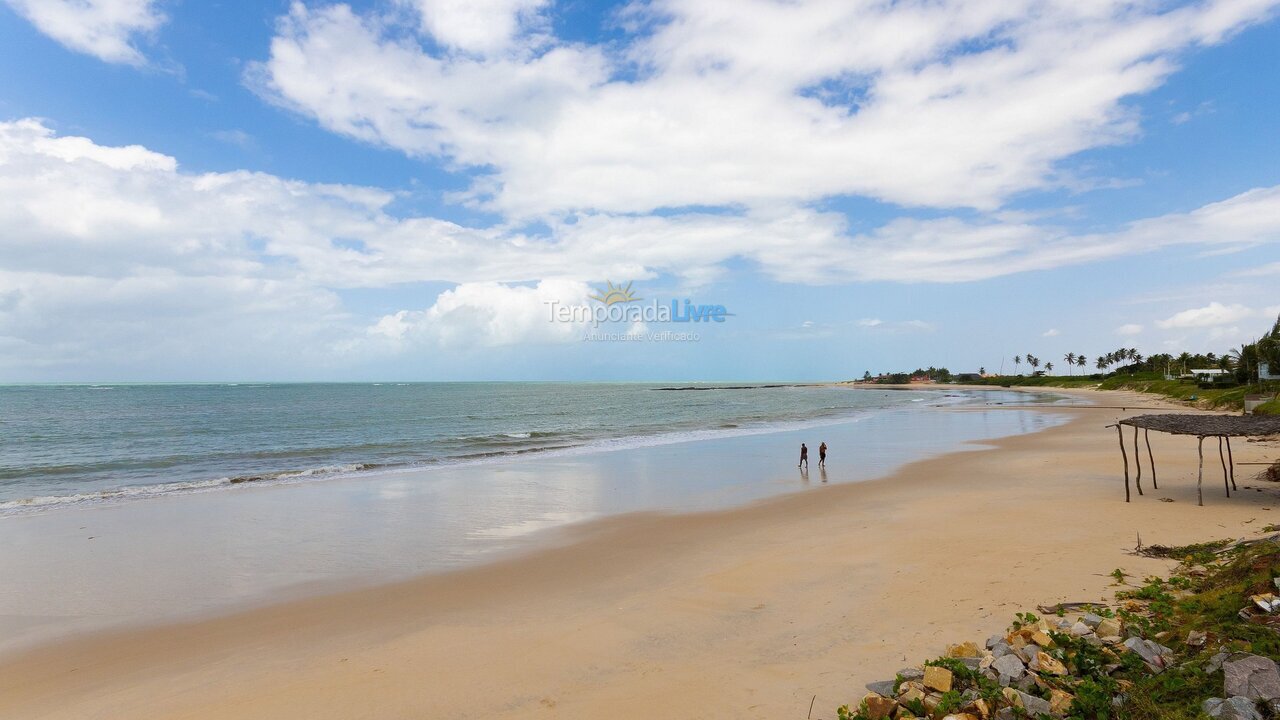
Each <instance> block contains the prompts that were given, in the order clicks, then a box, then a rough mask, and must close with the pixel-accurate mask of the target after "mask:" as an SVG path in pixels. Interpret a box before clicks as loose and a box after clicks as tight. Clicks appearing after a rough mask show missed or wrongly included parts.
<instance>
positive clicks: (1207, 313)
mask: <svg viewBox="0 0 1280 720" xmlns="http://www.w3.org/2000/svg"><path fill="white" fill-rule="evenodd" d="M1278 310H1280V307H1269V308H1263V309H1260V310H1255V309H1253V308H1250V307H1247V306H1245V305H1241V304H1239V303H1236V304H1232V305H1224V304H1222V303H1220V302H1211V303H1209V304H1208V305H1205V306H1204V307H1198V308H1191V309H1189V310H1183V311H1182V312H1179V313H1175V314H1173V315H1172V316H1170V317H1168V318H1165V319H1164V320H1157V321H1156V325H1157V326H1158V327H1161V328H1166V329H1168V328H1204V327H1215V326H1220V325H1230V324H1232V323H1235V322H1239V321H1241V320H1244V319H1246V318H1252V317H1271V316H1274V315H1275V314H1276V312H1277V311H1278Z"/></svg>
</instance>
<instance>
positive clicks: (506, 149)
mask: <svg viewBox="0 0 1280 720" xmlns="http://www.w3.org/2000/svg"><path fill="white" fill-rule="evenodd" d="M1275 5H1276V2H1275V1H1274V0H1202V1H1201V2H1193V3H1190V4H1186V5H1181V6H1177V7H1173V8H1165V7H1164V6H1163V5H1161V4H1157V3H1137V4H1135V3H1085V4H1081V3H1078V2H1069V1H1067V0H1018V1H1015V2H1005V3H972V2H962V1H961V0H943V1H942V2H929V3H921V2H906V3H888V4H886V3H849V2H841V1H839V0H826V1H821V0H819V1H814V2H804V3H777V2H767V1H765V0H744V2H736V3H707V2H701V3H698V2H683V1H678V0H650V1H649V2H638V3H635V4H633V5H631V6H630V8H629V12H628V15H627V17H628V19H629V20H630V21H631V23H632V24H631V25H628V27H630V28H631V30H632V32H630V33H628V34H627V35H626V36H625V38H624V39H623V40H622V41H621V43H620V44H619V45H609V46H592V45H585V44H582V43H574V42H566V41H562V40H559V39H557V38H555V37H553V36H549V35H547V34H545V33H534V34H533V35H531V36H530V35H527V33H526V34H525V35H522V34H521V30H522V28H523V29H525V30H527V29H528V23H530V22H534V21H536V19H537V18H538V17H539V16H538V13H537V12H536V8H537V6H538V3H536V2H533V1H532V0H486V2H485V3H482V4H481V5H478V6H475V7H470V8H466V9H459V8H464V7H465V6H464V4H461V3H457V2H456V0H420V1H419V2H418V3H417V5H416V7H417V8H418V10H419V13H418V15H419V22H418V25H419V26H420V35H419V36H417V37H414V36H413V34H412V33H409V34H406V33H404V32H402V30H403V27H401V26H396V25H394V24H389V23H387V22H386V21H385V19H384V18H382V17H381V16H375V15H361V14H358V13H356V12H354V11H352V10H351V9H350V8H349V7H347V6H345V5H336V6H327V7H324V6H309V5H306V4H304V3H301V2H298V3H295V4H294V5H293V6H292V8H291V10H290V12H289V14H288V15H287V16H286V17H285V18H284V19H282V20H281V22H280V24H279V27H278V29H277V33H276V36H275V38H274V40H273V41H272V44H271V50H270V54H269V56H268V57H267V58H266V59H265V60H263V61H262V62H261V63H259V64H257V65H255V66H254V67H253V69H252V71H251V82H252V84H253V85H254V86H255V87H256V88H258V90H259V91H260V92H261V93H263V94H264V95H265V96H267V97H269V98H271V99H273V100H274V101H275V102H278V103H280V104H282V105H285V106H287V107H290V108H293V109H294V110H296V111H297V112H300V113H302V114H304V115H307V116H310V117H312V118H314V119H315V120H316V121H318V122H319V123H320V124H321V125H323V126H324V127H327V128H329V129H331V130H334V131H336V132H339V133H343V134H345V135H348V136H351V137H355V138H358V139H361V140H364V141H367V142H372V143H377V144H380V145H385V146H389V147H393V148H397V149H399V150H402V151H404V152H406V153H409V154H412V155H419V156H429V157H439V158H444V159H446V160H447V161H449V162H451V163H455V164H456V165H458V166H460V167H471V168H482V169H483V170H484V174H483V175H482V176H481V177H480V178H478V179H477V180H476V181H475V183H474V185H473V187H472V188H471V190H470V191H469V193H467V197H468V198H469V199H470V200H471V201H473V202H476V203H480V204H482V205H484V206H487V207H489V208H491V209H495V210H497V211H500V212H502V213H504V214H506V215H508V216H510V217H525V216H543V215H547V214H555V213H562V212H569V211H598V212H608V213H618V212H624V213H633V212H641V213H642V212H648V211H651V210H653V209H655V208H664V207H677V208H678V207H686V206H690V205H710V206H735V207H741V206H747V207H758V206H764V205H772V204H776V203H779V202H781V203H802V202H808V201H812V200H815V199H820V198H824V197H831V196H841V195H860V196H867V197H873V198H877V199H880V200H885V201H889V202H894V203H900V204H904V205H924V206H935V207H954V206H970V207H976V208H983V209H992V208H996V207H998V206H999V205H1000V204H1001V203H1002V202H1003V201H1004V200H1005V199H1006V198H1008V197H1009V196H1010V195H1012V194H1013V193H1017V192H1023V191H1026V190H1029V189H1035V188H1044V187H1050V186H1055V185H1063V184H1067V185H1070V184H1073V183H1076V182H1078V179H1077V178H1072V177H1070V173H1067V172H1065V171H1064V170H1063V169H1062V168H1061V167H1060V166H1059V163H1060V161H1062V160H1063V159H1065V158H1068V157H1071V156H1072V155H1074V154H1076V153H1079V152H1081V151H1083V150H1087V149H1091V148H1097V147H1100V146H1106V145H1112V144H1116V143H1121V142H1124V141H1127V140H1128V139H1130V138H1132V137H1134V136H1135V135H1136V134H1137V133H1138V130H1139V127H1138V118H1137V117H1136V116H1135V115H1134V113H1133V112H1132V111H1131V110H1130V109H1128V108H1127V107H1126V105H1125V100H1126V99H1127V98H1130V97H1132V96H1135V95H1138V94H1142V93H1146V92H1149V91H1151V90H1152V89H1154V88H1156V87H1158V86H1159V85H1161V84H1162V83H1163V82H1164V80H1165V78H1167V77H1168V76H1169V74H1170V73H1171V72H1173V71H1174V70H1175V69H1176V67H1177V59H1178V57H1179V54H1180V53H1182V52H1184V51H1186V50H1187V49H1189V48H1192V47H1196V46H1204V45H1212V44H1215V43H1219V42H1222V41H1223V40H1224V39H1225V38H1227V37H1229V36H1231V35H1232V34H1234V33H1235V32H1238V31H1239V30H1240V29H1242V28H1244V27H1247V26H1249V25H1250V24H1253V23H1256V22H1259V21H1261V20H1264V19H1266V18H1267V17H1269V15H1270V13H1271V12H1272V11H1273V8H1274V7H1275ZM490 6H493V7H490ZM482 8H484V9H487V11H492V12H493V15H492V16H493V18H494V22H493V23H492V24H491V25H489V26H487V27H485V28H484V29H483V30H476V29H475V28H476V23H474V22H473V21H472V19H471V18H472V17H473V13H477V12H479V11H480V9H482ZM522 38H523V39H522ZM428 39H434V40H436V41H437V42H438V43H439V44H442V45H443V46H444V47H445V50H441V49H439V48H438V47H435V46H434V44H433V43H431V42H428ZM449 47H462V48H465V49H472V50H475V51H476V52H469V53H468V52H464V53H452V52H448V50H447V49H448V48H449ZM495 48H500V49H502V52H494V49H495ZM795 48H804V52H803V53H797V52H795ZM765 138H767V139H768V141H767V142H763V141H762V139H765Z"/></svg>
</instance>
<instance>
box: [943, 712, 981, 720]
mask: <svg viewBox="0 0 1280 720" xmlns="http://www.w3.org/2000/svg"><path fill="white" fill-rule="evenodd" d="M942 720H978V718H977V717H976V716H974V715H970V714H969V713H951V714H950V715H943V716H942Z"/></svg>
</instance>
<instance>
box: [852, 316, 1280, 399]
mask: <svg viewBox="0 0 1280 720" xmlns="http://www.w3.org/2000/svg"><path fill="white" fill-rule="evenodd" d="M1062 361H1063V364H1064V365H1065V367H1066V369H1067V374H1066V375H1065V376H1063V375H1051V374H1049V373H1051V372H1052V371H1053V367H1054V366H1053V363H1052V362H1048V363H1043V366H1044V370H1043V371H1042V370H1040V369H1039V368H1040V367H1041V365H1042V362H1041V359H1040V358H1038V357H1036V356H1035V355H1033V354H1031V353H1026V354H1024V355H1015V356H1014V358H1013V366H1014V373H1015V374H1013V375H994V376H991V375H988V374H987V372H986V368H985V367H984V368H982V369H981V370H979V372H978V373H962V374H955V373H952V372H951V371H949V370H948V369H947V368H935V367H929V368H917V369H916V370H915V371H914V372H910V373H906V372H898V373H887V374H881V375H878V376H872V375H871V372H870V371H868V372H866V373H863V376H862V380H863V382H873V383H880V384H905V383H911V382H941V383H945V382H963V383H967V384H975V385H992V386H999V387H1060V388H1084V387H1089V388H1093V387H1096V388H1100V389H1103V390H1131V391H1135V392H1144V393H1152V394H1156V395H1161V396H1163V397H1167V398H1172V399H1175V400H1181V401H1183V402H1187V403H1192V404H1194V405H1196V406H1197V407H1202V408H1242V407H1243V406H1244V397H1245V395H1247V394H1253V393H1263V394H1266V393H1272V394H1280V382H1277V381H1264V380H1261V379H1260V373H1259V370H1260V366H1261V364H1262V363H1270V367H1271V369H1272V372H1273V373H1274V372H1277V371H1278V370H1280V318H1277V319H1276V322H1275V324H1274V325H1273V326H1272V327H1271V329H1270V330H1269V331H1268V332H1266V333H1265V334H1264V335H1263V336H1262V337H1261V338H1259V339H1258V340H1257V341H1256V342H1253V343H1245V344H1243V345H1241V346H1240V347H1238V348H1233V349H1231V350H1230V351H1228V352H1226V353H1223V354H1221V355H1218V354H1216V353H1203V354H1191V353H1187V352H1184V353H1181V354H1179V355H1177V356H1175V355H1171V354H1168V353H1160V354H1155V355H1151V356H1150V357H1146V356H1143V355H1142V353H1140V352H1138V350H1137V349H1136V348H1119V349H1117V350H1113V351H1111V352H1109V353H1106V354H1105V355H1099V356H1098V357H1097V358H1096V359H1095V360H1094V361H1093V363H1092V364H1093V366H1094V368H1096V369H1097V371H1098V372H1095V373H1092V374H1088V375H1086V374H1085V373H1086V372H1087V370H1086V369H1085V368H1086V367H1087V365H1088V364H1089V361H1088V358H1087V356H1085V354H1084V353H1074V352H1069V353H1067V354H1065V355H1063V356H1062ZM1024 362H1025V363H1026V364H1027V366H1028V367H1029V368H1030V369H1031V374H1030V375H1022V374H1021V370H1022V365H1023V363H1024ZM1193 370H1225V371H1227V372H1226V373H1221V374H1218V375H1212V376H1210V375H1208V374H1202V375H1201V376H1199V377H1192V376H1191V375H1190V374H1191V371H1193ZM1077 372H1078V374H1077ZM1171 378H1172V379H1171ZM1255 412H1258V413H1261V414H1280V395H1277V397H1276V399H1273V400H1271V401H1270V402H1267V403H1265V404H1264V405H1262V406H1261V407H1260V408H1258V409H1257V410H1255Z"/></svg>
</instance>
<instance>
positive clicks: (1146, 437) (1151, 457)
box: [1142, 428, 1231, 490]
mask: <svg viewBox="0 0 1280 720" xmlns="http://www.w3.org/2000/svg"><path fill="white" fill-rule="evenodd" d="M1142 439H1143V440H1146V441H1147V460H1150V461H1151V487H1153V488H1155V489H1157V490H1159V489H1160V485H1158V484H1157V483H1156V456H1155V455H1152V454H1151V431H1150V430H1148V429H1146V428H1143V429H1142ZM1227 442H1228V443H1230V442H1231V441H1230V440H1228V441H1227ZM1227 447H1228V448H1229V447H1231V446H1230V445H1227Z"/></svg>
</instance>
